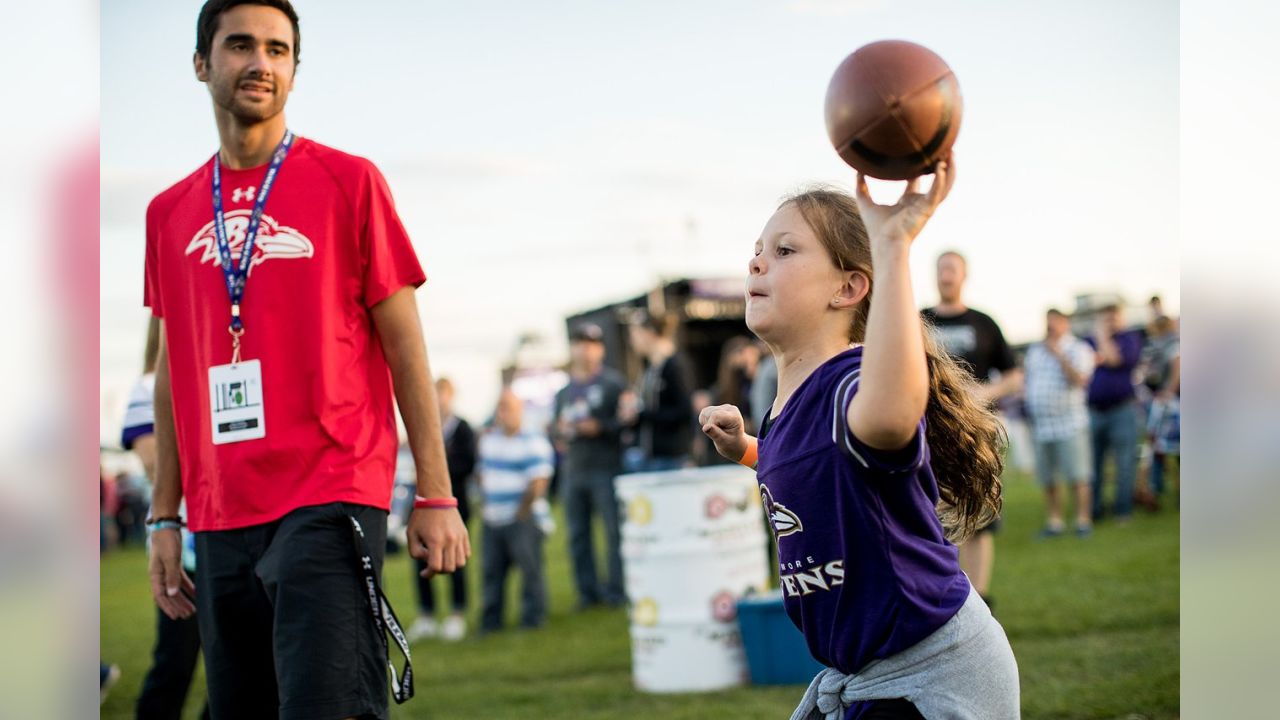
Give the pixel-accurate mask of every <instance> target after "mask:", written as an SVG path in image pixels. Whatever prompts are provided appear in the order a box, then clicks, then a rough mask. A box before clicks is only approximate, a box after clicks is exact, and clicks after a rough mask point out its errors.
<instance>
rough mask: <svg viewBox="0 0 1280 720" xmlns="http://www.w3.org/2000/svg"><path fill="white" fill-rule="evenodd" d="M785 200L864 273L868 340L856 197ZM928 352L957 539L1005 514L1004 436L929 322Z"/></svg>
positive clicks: (935, 457)
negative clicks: (1002, 510) (1002, 478)
mask: <svg viewBox="0 0 1280 720" xmlns="http://www.w3.org/2000/svg"><path fill="white" fill-rule="evenodd" d="M787 205H791V206H793V207H794V208H795V209H796V210H797V211H799V213H800V215H801V217H803V218H804V220H805V222H806V223H808V224H809V227H810V228H812V229H813V232H814V234H815V235H817V237H818V240H819V241H821V242H822V245H823V247H825V248H826V249H827V253H828V254H829V255H830V257H831V262H832V263H833V264H835V265H836V266H837V267H839V268H840V269H841V270H842V271H846V272H847V271H859V272H861V273H863V274H865V275H866V276H867V281H868V288H869V289H868V292H867V296H866V298H865V299H864V300H863V301H862V302H861V303H860V304H859V305H858V306H857V307H856V308H854V313H853V322H852V324H851V325H850V327H849V340H850V341H852V342H857V343H861V342H863V340H864V339H865V338H866V333H867V315H868V313H869V312H870V311H871V297H872V295H873V292H872V289H874V286H873V284H872V282H873V278H874V275H873V273H872V268H871V243H870V240H869V238H868V236H867V229H866V226H864V225H863V224H862V216H861V215H860V214H859V213H858V205H857V203H856V202H855V201H854V199H853V197H852V196H850V195H849V194H847V193H844V192H841V191H839V190H835V189H830V188H816V189H810V190H806V191H804V192H801V193H799V194H797V195H793V196H791V197H789V198H787V199H785V200H784V201H783V202H782V206H781V207H785V206H787ZM922 322H923V321H922ZM924 350H925V357H926V360H927V362H928V368H929V404H928V406H927V408H926V410H925V420H926V423H925V426H926V433H925V439H926V441H927V442H928V443H929V451H930V454H931V456H932V460H931V462H930V464H931V465H932V467H933V472H934V475H935V476H936V477H937V479H938V495H939V497H940V500H939V502H938V507H937V512H938V518H939V520H941V521H942V527H943V529H944V530H945V532H946V535H947V539H948V540H950V541H952V542H954V543H960V542H963V541H964V540H965V539H966V538H968V537H969V536H970V535H972V534H973V532H974V531H975V530H977V529H979V528H981V527H984V526H985V525H987V524H989V523H990V522H991V521H992V520H994V519H995V518H996V516H998V515H999V514H1000V507H1001V499H1000V474H1001V472H1003V470H1004V448H1005V445H1006V444H1007V438H1006V436H1005V432H1004V427H1003V426H1002V425H1001V424H1000V421H999V420H998V419H997V418H996V416H995V413H993V412H992V410H991V408H989V407H988V406H986V405H984V404H983V403H982V402H981V401H979V400H978V396H977V383H976V381H974V380H973V378H972V377H970V375H969V374H968V373H967V372H965V371H964V369H963V368H961V367H960V366H959V365H957V364H956V361H955V360H953V359H952V358H951V356H949V355H947V353H946V352H943V351H942V350H941V349H939V347H938V343H937V340H936V339H935V338H934V333H933V331H932V329H931V328H929V327H927V326H926V327H925V329H924Z"/></svg>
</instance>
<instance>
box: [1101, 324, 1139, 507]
mask: <svg viewBox="0 0 1280 720" xmlns="http://www.w3.org/2000/svg"><path fill="white" fill-rule="evenodd" d="M1087 340H1088V342H1089V344H1090V345H1092V346H1093V348H1094V350H1096V351H1097V353H1098V367H1097V368H1096V369H1095V370H1094V371H1093V379H1092V380H1091V381H1090V382H1089V429H1090V433H1091V435H1092V438H1093V481H1092V482H1093V519H1094V521H1097V520H1099V519H1101V518H1102V516H1103V514H1104V512H1105V508H1104V506H1103V502H1102V470H1103V466H1104V464H1105V462H1106V459H1107V455H1108V454H1111V455H1112V456H1113V457H1114V458H1115V471H1116V497H1115V516H1116V519H1117V520H1119V521H1121V522H1125V521H1128V520H1129V519H1130V518H1131V517H1132V516H1133V486H1134V481H1135V480H1136V479H1137V475H1138V404H1137V396H1136V395H1135V393H1134V389H1133V371H1134V368H1136V367H1137V366H1138V360H1139V358H1140V357H1141V356H1142V343H1143V337H1142V333H1140V332H1136V331H1134V332H1126V331H1124V324H1123V318H1122V317H1121V314H1120V307H1119V306H1118V305H1108V306H1106V307H1104V308H1103V309H1102V312H1101V314H1100V315H1099V316H1098V327H1097V329H1096V330H1095V332H1094V336H1093V337H1092V338H1088V339H1087Z"/></svg>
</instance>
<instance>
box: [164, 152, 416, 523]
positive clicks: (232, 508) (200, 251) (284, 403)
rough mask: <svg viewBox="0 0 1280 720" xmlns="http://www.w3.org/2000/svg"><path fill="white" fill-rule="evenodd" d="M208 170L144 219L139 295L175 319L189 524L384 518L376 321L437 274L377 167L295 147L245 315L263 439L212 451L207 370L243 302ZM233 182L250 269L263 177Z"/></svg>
mask: <svg viewBox="0 0 1280 720" xmlns="http://www.w3.org/2000/svg"><path fill="white" fill-rule="evenodd" d="M212 163H213V161H212V160H211V161H210V162H206V163H205V164H204V165H203V166H202V167H201V168H200V169H199V170H197V171H196V172H195V173H193V174H192V175H190V176H189V177H187V178H186V179H185V180H183V181H181V182H179V183H178V184H177V185H174V186H173V187H171V188H169V189H168V190H166V191H164V192H163V193H161V194H160V195H158V196H157V197H156V198H155V199H154V200H152V201H151V205H150V206H149V207H148V208H147V259H146V288H145V290H144V295H143V297H144V304H146V305H147V306H148V307H150V308H151V309H152V312H153V313H154V314H155V315H156V316H157V317H161V318H164V321H165V322H164V327H165V341H166V344H167V346H168V353H169V374H170V378H171V384H172V391H173V407H174V420H175V425H176V426H177V440H178V457H179V458H180V463H181V468H182V489H183V494H184V495H185V497H186V500H187V513H188V517H187V522H188V523H189V525H190V527H191V529H192V530H196V531H204V530H224V529H229V528H237V527H246V526H249V525H256V524H260V523H264V522H270V521H272V520H276V519H278V518H280V517H282V516H284V515H285V514H286V513H288V512H290V511H291V510H294V509H296V508H299V507H303V506H306V505H316V504H321V503H328V502H337V501H343V502H351V503H359V504H362V505H370V506H373V507H379V508H383V509H386V508H388V507H389V505H390V501H391V485H392V479H393V475H394V470H395V459H396V425H395V415H394V413H395V409H394V404H393V399H392V398H393V395H392V386H391V373H390V370H389V369H388V367H387V363H386V359H385V358H384V357H383V355H382V347H381V345H380V343H379V340H378V336H377V333H376V331H375V328H374V326H373V318H372V316H371V315H370V312H369V309H370V308H372V307H373V306H374V305H376V304H377V303H378V302H380V301H382V300H384V299H385V298H386V297H387V296H389V295H391V294H392V293H393V292H395V291H396V290H398V289H400V288H402V287H405V286H407V285H412V286H415V287H416V286H418V285H421V284H422V282H423V281H424V280H425V279H426V276H425V275H423V272H422V267H421V265H419V263H418V258H417V256H416V255H415V253H414V251H413V246H412V245H411V244H410V241H409V237H408V235H407V234H406V233H405V229H404V226H403V225H401V223H400V218H399V217H398V216H397V215H396V211H395V206H394V204H393V202H392V200H391V192H390V190H389V189H388V188H387V184H386V181H385V180H384V179H383V177H382V175H381V174H380V173H379V172H378V169H377V168H376V167H374V165H373V163H371V162H369V161H368V160H365V159H363V158H358V157H355V156H352V155H348V154H346V153H343V152H339V151H337V150H334V149H332V148H329V147H325V146H324V145H321V144H319V143H316V142H312V141H310V140H307V139H305V138H301V137H299V138H297V139H295V140H294V144H293V147H292V148H291V149H290V151H289V155H288V157H287V158H286V159H285V161H284V164H283V165H282V166H281V168H280V172H279V174H278V176H277V177H276V181H275V184H274V185H273V186H272V188H271V194H270V196H269V197H268V199H267V204H266V207H265V208H264V210H263V214H262V221H261V224H260V226H259V230H258V236H257V240H256V241H255V243H254V249H253V255H254V259H253V262H252V264H251V266H250V270H249V278H248V283H247V285H246V288H245V292H244V300H243V303H242V305H241V317H242V318H243V320H244V328H245V334H244V337H243V338H242V345H241V348H242V349H241V352H242V355H243V358H244V359H245V360H254V359H256V360H259V361H261V363H262V386H263V390H262V394H263V403H264V405H265V408H264V409H265V413H266V417H265V426H266V431H267V435H266V437H264V438H261V439H257V440H247V441H243V442H235V443H227V444H223V445H214V444H213V441H212V439H211V437H212V428H211V427H210V414H209V367H210V366H213V365H223V364H226V363H228V362H230V361H231V336H230V335H229V334H228V333H227V325H228V323H229V321H230V318H231V305H230V300H229V299H228V297H227V288H226V284H225V282H224V279H223V274H222V267H221V265H220V263H219V259H218V246H217V240H216V239H215V237H214V232H213V201H212V199H211V197H210V193H211V188H212V172H213V164H212ZM221 172H222V194H223V200H222V202H223V208H224V212H225V213H226V225H227V237H228V241H229V243H230V245H231V252H232V256H233V257H234V258H235V259H237V260H238V258H239V252H240V248H241V247H243V244H244V234H245V229H246V227H247V226H248V221H249V214H250V212H251V210H252V208H253V200H254V197H255V193H256V191H257V189H258V187H260V186H261V184H262V179H263V177H264V176H265V174H266V166H265V165H264V166H261V167H257V168H251V169H248V170H231V169H229V168H227V167H226V166H225V165H224V166H222V169H221Z"/></svg>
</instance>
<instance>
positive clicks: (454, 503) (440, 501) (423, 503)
mask: <svg viewBox="0 0 1280 720" xmlns="http://www.w3.org/2000/svg"><path fill="white" fill-rule="evenodd" d="M456 507H458V498H456V497H435V498H424V497H422V496H421V495H417V496H415V497H414V498H413V509H414V510H420V509H422V508H456Z"/></svg>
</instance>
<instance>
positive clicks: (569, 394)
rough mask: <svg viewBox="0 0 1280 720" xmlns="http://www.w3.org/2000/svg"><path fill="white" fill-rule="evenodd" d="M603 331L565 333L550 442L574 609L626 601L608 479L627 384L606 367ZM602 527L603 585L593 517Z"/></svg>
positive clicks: (617, 458) (618, 460) (615, 469)
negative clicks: (555, 451)
mask: <svg viewBox="0 0 1280 720" xmlns="http://www.w3.org/2000/svg"><path fill="white" fill-rule="evenodd" d="M604 356H605V346H604V332H603V331H602V330H601V329H600V327H599V326H598V325H595V324H592V323H583V324H580V325H578V326H576V327H575V328H574V329H573V330H572V332H571V333H570V335H569V384H568V385H566V386H565V387H563V388H561V390H560V391H559V392H558V393H556V398H555V404H554V416H553V417H554V418H555V420H554V423H553V425H552V428H551V434H552V437H553V438H554V439H555V442H556V445H557V447H558V448H559V450H560V454H561V465H560V472H561V478H560V498H561V501H562V503H563V505H564V515H565V523H566V525H567V526H568V529H569V559H570V561H571V562H572V565H573V580H574V586H575V587H576V588H577V592H578V608H579V609H584V608H587V607H590V606H592V605H597V604H599V603H607V604H610V605H619V604H622V603H624V602H625V601H626V594H625V590H624V589H623V575H622V550H621V545H622V536H621V527H620V519H619V517H618V497H617V494H616V492H615V489H614V478H615V477H617V475H618V474H619V473H620V472H621V470H622V440H621V430H622V427H621V423H620V422H619V420H618V399H619V397H620V396H621V395H622V392H623V390H624V389H625V388H626V381H625V380H624V379H623V378H622V375H620V374H619V373H618V372H617V371H615V370H613V369H611V368H608V367H605V365H604ZM593 516H599V518H600V522H601V524H602V525H603V526H604V541H605V550H604V551H605V567H606V573H605V581H604V582H603V583H601V582H600V580H599V578H600V573H599V572H598V571H597V565H596V555H595V548H594V541H593V538H594V533H593V532H592V528H591V525H592V517H593Z"/></svg>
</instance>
